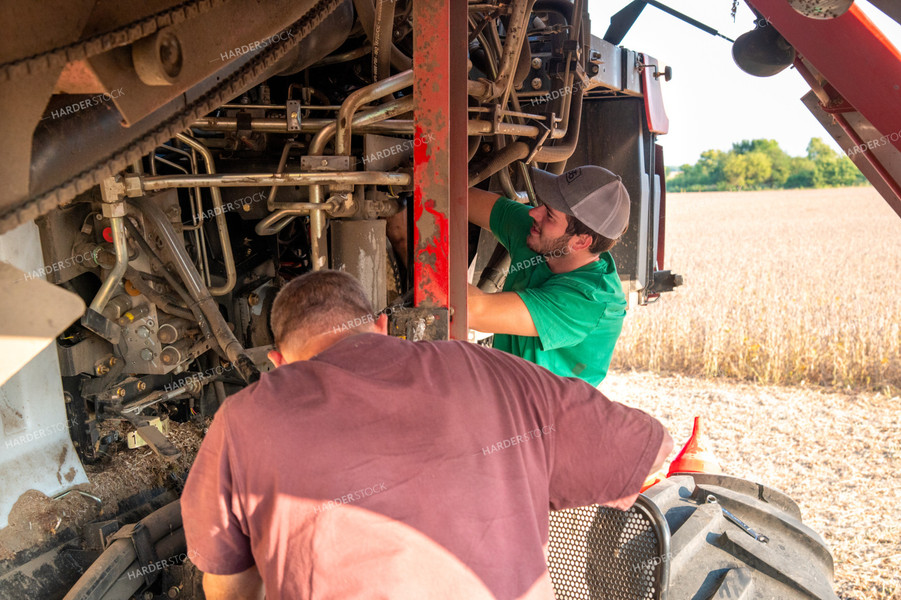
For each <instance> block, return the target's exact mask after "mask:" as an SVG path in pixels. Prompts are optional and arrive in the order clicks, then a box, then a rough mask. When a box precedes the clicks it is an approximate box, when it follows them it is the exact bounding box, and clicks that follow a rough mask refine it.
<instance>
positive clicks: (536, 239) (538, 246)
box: [526, 204, 572, 256]
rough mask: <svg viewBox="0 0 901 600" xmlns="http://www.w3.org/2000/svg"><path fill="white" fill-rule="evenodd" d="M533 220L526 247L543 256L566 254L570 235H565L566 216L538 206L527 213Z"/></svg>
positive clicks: (544, 206)
mask: <svg viewBox="0 0 901 600" xmlns="http://www.w3.org/2000/svg"><path fill="white" fill-rule="evenodd" d="M529 216H530V217H532V219H534V222H533V223H532V228H531V229H530V230H529V235H528V237H527V238H526V246H528V247H529V249H530V250H532V251H533V252H537V253H538V254H543V255H545V256H547V255H549V254H554V255H556V254H560V253H566V249H567V246H568V244H569V240H570V238H571V237H572V235H570V234H568V233H566V227H567V225H568V222H567V220H566V215H565V214H564V213H562V212H560V211H559V210H555V209H553V208H551V207H549V206H547V205H544V204H540V205H539V206H536V207H535V208H533V209H532V210H530V211H529Z"/></svg>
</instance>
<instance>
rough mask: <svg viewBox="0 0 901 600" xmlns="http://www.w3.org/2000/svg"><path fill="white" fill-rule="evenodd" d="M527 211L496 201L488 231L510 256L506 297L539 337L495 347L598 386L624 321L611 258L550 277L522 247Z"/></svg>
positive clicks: (498, 339)
mask: <svg viewBox="0 0 901 600" xmlns="http://www.w3.org/2000/svg"><path fill="white" fill-rule="evenodd" d="M529 210H530V207H528V206H525V205H523V204H519V203H518V202H514V201H513V200H510V199H508V198H499V199H498V200H497V202H495V204H494V208H493V209H492V210H491V231H492V233H494V235H495V236H496V237H497V239H498V241H500V243H501V244H503V245H504V247H505V248H506V249H507V250H508V251H509V252H510V270H509V271H508V274H507V281H506V282H505V283H504V291H505V292H511V291H512V292H516V293H517V294H519V297H520V298H522V301H523V302H524V303H525V305H526V308H528V309H529V314H530V315H531V316H532V321H533V322H534V323H535V329H536V330H537V331H538V337H527V336H521V335H506V334H498V335H495V336H494V347H495V348H498V349H499V350H504V351H505V352H509V353H510V354H514V355H516V356H519V357H521V358H524V359H526V360H528V361H531V362H533V363H535V364H538V365H541V366H542V367H545V368H546V369H548V370H550V371H552V372H553V373H556V374H557V375H560V376H562V377H579V378H581V379H584V380H585V381H587V382H588V383H590V384H591V385H593V386H597V385H598V384H599V383H600V382H601V381H602V380H603V379H604V377H605V376H606V375H607V368H608V367H609V366H610V359H611V358H612V357H613V347H614V346H615V345H616V340H617V338H619V334H620V332H621V331H622V328H623V318H624V317H625V316H626V297H625V295H624V294H623V288H622V284H621V283H620V280H619V275H618V274H617V273H616V265H615V264H614V263H613V257H612V256H610V253H609V252H604V253H603V254H601V255H600V257H599V259H598V260H597V261H595V262H592V263H589V264H587V265H584V266H582V267H579V268H578V269H576V270H575V271H570V272H568V273H553V272H551V270H550V268H548V266H547V262H546V261H545V259H544V257H543V256H541V255H539V254H536V253H535V252H533V251H532V250H530V249H529V247H528V246H526V238H527V237H528V235H529V229H530V228H531V227H532V222H533V220H532V217H530V216H529Z"/></svg>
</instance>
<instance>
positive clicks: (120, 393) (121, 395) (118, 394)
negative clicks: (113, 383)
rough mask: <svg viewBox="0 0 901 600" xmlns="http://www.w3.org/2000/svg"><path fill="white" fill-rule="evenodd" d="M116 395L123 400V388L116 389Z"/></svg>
mask: <svg viewBox="0 0 901 600" xmlns="http://www.w3.org/2000/svg"><path fill="white" fill-rule="evenodd" d="M116 395H117V396H119V397H120V398H124V397H125V388H118V389H117V390H116Z"/></svg>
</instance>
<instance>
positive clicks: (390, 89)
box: [310, 70, 413, 155]
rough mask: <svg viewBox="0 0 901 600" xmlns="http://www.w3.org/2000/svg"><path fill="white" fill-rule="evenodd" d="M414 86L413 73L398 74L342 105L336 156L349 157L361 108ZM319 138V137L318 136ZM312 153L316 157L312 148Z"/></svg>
mask: <svg viewBox="0 0 901 600" xmlns="http://www.w3.org/2000/svg"><path fill="white" fill-rule="evenodd" d="M411 85H413V71H412V70H410V71H404V72H403V73H398V74H397V75H394V76H392V77H389V78H388V79H385V80H383V81H377V82H375V83H373V84H370V85H367V86H366V87H362V88H360V89H358V90H356V91H355V92H353V93H352V94H351V95H349V96H348V97H347V99H346V100H345V101H344V102H343V103H342V104H341V108H340V110H338V125H337V130H336V132H335V154H336V155H347V154H349V153H350V142H351V127H352V125H353V121H352V118H353V115H354V114H355V113H356V112H357V111H358V110H359V109H360V107H361V106H363V105H364V104H366V103H368V102H372V101H373V100H378V99H380V98H384V97H385V96H387V95H388V94H393V93H395V92H399V91H400V90H402V89H404V88H406V87H410V86H411ZM321 134H322V132H320V135H321ZM316 137H317V138H318V137H319V135H317V136H316ZM310 153H311V154H313V155H315V154H316V153H315V152H313V150H312V148H311V150H310Z"/></svg>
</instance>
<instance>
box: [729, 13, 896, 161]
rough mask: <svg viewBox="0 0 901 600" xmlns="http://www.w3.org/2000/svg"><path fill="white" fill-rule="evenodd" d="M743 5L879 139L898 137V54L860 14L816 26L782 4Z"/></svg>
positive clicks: (814, 20)
mask: <svg viewBox="0 0 901 600" xmlns="http://www.w3.org/2000/svg"><path fill="white" fill-rule="evenodd" d="M747 2H748V4H750V5H752V6H753V7H754V8H756V9H757V10H758V11H759V12H760V13H761V14H762V15H763V17H764V18H765V19H766V20H767V21H768V22H769V23H770V24H772V25H773V26H775V27H776V29H777V30H778V31H779V33H781V34H782V36H783V37H784V38H785V39H786V40H788V41H789V43H790V44H791V45H792V46H794V48H795V50H797V51H798V53H799V54H801V55H802V56H803V57H804V59H805V60H807V61H808V62H809V63H810V64H812V65H813V66H814V67H815V68H816V69H817V70H818V71H819V72H820V73H821V74H822V75H823V76H824V77H825V78H826V80H827V81H828V82H829V83H830V84H831V85H832V86H833V87H834V88H835V90H836V91H837V92H838V93H839V94H841V96H842V97H843V98H844V99H845V100H846V101H847V102H848V103H850V104H851V105H852V106H853V107H854V108H855V109H856V110H857V111H858V112H860V114H862V115H863V116H864V117H866V119H867V120H868V121H869V122H870V123H872V124H873V126H874V127H876V129H878V130H879V131H880V132H881V133H882V134H883V135H889V136H890V135H891V134H893V133H898V132H901V110H898V107H899V106H901V53H899V52H898V49H897V48H895V47H894V46H893V45H892V44H891V42H889V41H888V39H887V38H886V37H885V36H884V35H883V34H882V33H881V32H880V31H879V29H878V28H877V27H876V26H875V25H874V24H873V22H872V21H870V20H869V19H868V18H867V17H866V15H864V14H863V13H862V12H861V11H860V9H859V8H857V7H856V6H852V7H851V10H849V11H848V12H847V13H845V14H844V15H842V16H841V17H838V18H837V19H824V20H820V19H809V18H807V17H804V16H802V15H800V14H798V13H797V12H795V11H794V9H792V7H791V5H789V3H788V2H786V1H785V0H747ZM895 137H896V139H895V140H894V141H892V143H893V144H894V145H895V147H896V148H898V149H899V150H901V139H898V137H897V136H895Z"/></svg>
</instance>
